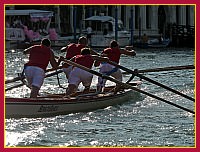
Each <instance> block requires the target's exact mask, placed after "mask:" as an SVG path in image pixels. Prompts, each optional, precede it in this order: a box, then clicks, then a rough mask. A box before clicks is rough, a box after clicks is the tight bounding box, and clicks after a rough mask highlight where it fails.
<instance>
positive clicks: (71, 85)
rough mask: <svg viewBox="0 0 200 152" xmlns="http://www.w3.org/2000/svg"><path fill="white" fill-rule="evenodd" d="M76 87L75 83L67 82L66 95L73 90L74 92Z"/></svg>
mask: <svg viewBox="0 0 200 152" xmlns="http://www.w3.org/2000/svg"><path fill="white" fill-rule="evenodd" d="M76 88H77V87H76V85H74V84H69V85H68V88H67V90H66V96H69V95H71V94H73V93H74V92H76Z"/></svg>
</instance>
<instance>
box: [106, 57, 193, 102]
mask: <svg viewBox="0 0 200 152" xmlns="http://www.w3.org/2000/svg"><path fill="white" fill-rule="evenodd" d="M108 63H109V64H112V65H114V66H116V67H118V68H120V69H122V70H124V71H127V72H128V73H130V74H133V75H135V76H137V77H139V78H141V79H144V80H146V81H149V82H151V83H153V84H155V85H158V86H160V87H162V88H165V89H167V90H169V91H171V92H173V93H176V94H178V95H180V96H182V97H185V98H187V99H189V100H191V101H193V102H195V99H194V98H192V97H189V96H187V95H185V94H183V93H181V92H179V91H177V90H174V89H172V88H170V87H168V86H165V85H163V84H161V83H159V82H157V81H154V80H152V79H150V78H147V77H145V76H143V75H141V74H139V73H138V71H137V70H135V71H132V70H130V69H128V68H125V67H123V66H121V65H119V64H117V63H115V62H112V61H109V62H108Z"/></svg>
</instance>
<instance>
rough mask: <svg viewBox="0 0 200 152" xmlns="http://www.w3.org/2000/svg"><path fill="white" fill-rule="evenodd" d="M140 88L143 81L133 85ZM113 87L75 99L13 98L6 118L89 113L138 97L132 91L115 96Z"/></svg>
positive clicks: (55, 96)
mask: <svg viewBox="0 0 200 152" xmlns="http://www.w3.org/2000/svg"><path fill="white" fill-rule="evenodd" d="M131 85H133V86H134V87H137V88H139V87H140V85H141V81H136V82H134V83H131ZM112 89H113V86H110V87H107V88H106V89H105V91H104V92H103V93H96V92H95V90H91V92H90V93H89V94H82V93H81V92H78V93H77V95H76V96H75V97H71V98H64V94H53V95H47V96H42V97H38V98H11V97H6V99H5V117H6V118H22V117H29V118H30V117H50V116H57V115H65V114H69V113H77V112H88V111H93V110H96V109H102V108H106V107H108V106H113V105H117V104H121V103H123V102H126V101H128V99H130V98H132V97H134V95H135V96H136V95H138V92H136V91H133V90H131V89H123V90H120V91H119V92H118V93H117V94H114V93H113V91H111V90H112Z"/></svg>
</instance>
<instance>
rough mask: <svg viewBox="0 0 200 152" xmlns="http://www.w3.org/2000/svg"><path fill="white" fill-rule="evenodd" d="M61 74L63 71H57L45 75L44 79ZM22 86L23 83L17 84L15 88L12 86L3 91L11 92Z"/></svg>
mask: <svg viewBox="0 0 200 152" xmlns="http://www.w3.org/2000/svg"><path fill="white" fill-rule="evenodd" d="M62 72H63V70H58V71H55V72H52V73H49V74H47V75H46V76H45V78H48V77H51V76H54V75H56V74H59V73H62ZM23 85H24V83H21V84H17V85H15V86H12V87H10V88H7V89H5V91H8V90H12V89H14V88H18V87H21V86H23Z"/></svg>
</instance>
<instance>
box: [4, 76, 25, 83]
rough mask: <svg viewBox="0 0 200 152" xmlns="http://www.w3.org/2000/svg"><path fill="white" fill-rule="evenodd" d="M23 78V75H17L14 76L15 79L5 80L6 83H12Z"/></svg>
mask: <svg viewBox="0 0 200 152" xmlns="http://www.w3.org/2000/svg"><path fill="white" fill-rule="evenodd" d="M21 79H22V78H21V77H19V76H18V77H16V78H13V79H11V80H6V81H5V84H7V83H12V82H16V81H19V80H21Z"/></svg>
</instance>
